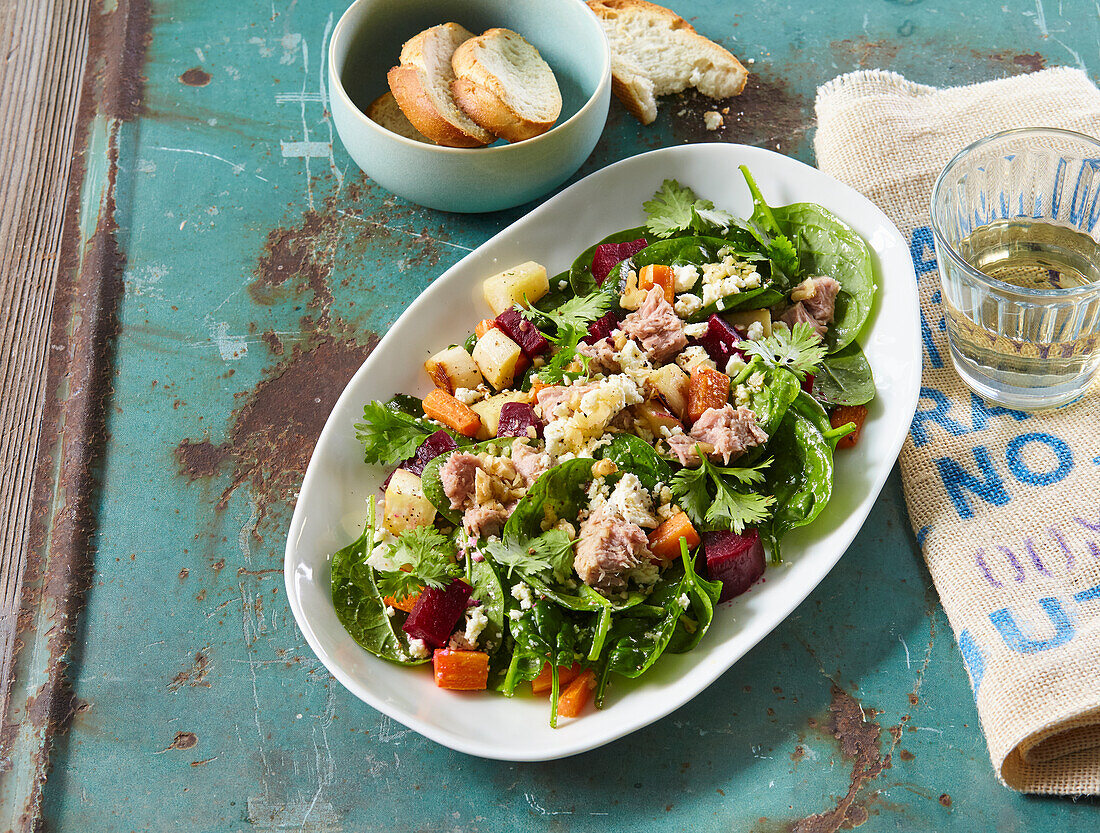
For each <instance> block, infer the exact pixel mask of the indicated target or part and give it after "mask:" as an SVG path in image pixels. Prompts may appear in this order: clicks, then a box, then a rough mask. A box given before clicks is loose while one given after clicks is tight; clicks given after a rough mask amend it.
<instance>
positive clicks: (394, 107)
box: [367, 92, 432, 145]
mask: <svg viewBox="0 0 1100 833" xmlns="http://www.w3.org/2000/svg"><path fill="white" fill-rule="evenodd" d="M367 118H369V119H370V120H371V121H373V122H376V123H378V124H380V125H382V127H384V128H386V130H388V131H390V132H391V133H396V134H397V135H398V136H404V137H405V138H406V139H412V140H413V141H414V142H424V143H426V144H429V145H430V144H432V141H431V140H430V139H428V138H427V137H426V136H425V135H424V134H423V133H421V132H420V131H419V130H417V129H416V128H415V127H413V123H412V122H411V121H409V117H408V116H406V115H405V113H404V111H403V110H402V109H401V107H400V106H399V105H398V104H397V99H396V98H394V97H393V93H391V92H384V93H382V95H380V96H378V98H376V99H375V100H374V101H372V102H371V105H370V107H368V108H367Z"/></svg>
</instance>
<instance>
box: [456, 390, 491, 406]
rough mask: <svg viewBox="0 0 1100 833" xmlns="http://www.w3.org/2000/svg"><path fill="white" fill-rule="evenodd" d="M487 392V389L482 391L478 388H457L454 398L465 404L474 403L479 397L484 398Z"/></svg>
mask: <svg viewBox="0 0 1100 833" xmlns="http://www.w3.org/2000/svg"><path fill="white" fill-rule="evenodd" d="M486 393H487V391H480V390H477V389H476V388H455V392H454V398H455V399H457V400H458V401H459V402H461V403H462V404H463V405H473V404H474V403H475V402H477V401H478V400H479V399H484V398H485V394H486Z"/></svg>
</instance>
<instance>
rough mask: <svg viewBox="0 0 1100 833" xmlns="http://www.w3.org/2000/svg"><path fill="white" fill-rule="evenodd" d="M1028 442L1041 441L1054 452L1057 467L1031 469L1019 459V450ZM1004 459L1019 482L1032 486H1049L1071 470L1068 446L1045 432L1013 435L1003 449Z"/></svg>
mask: <svg viewBox="0 0 1100 833" xmlns="http://www.w3.org/2000/svg"><path fill="white" fill-rule="evenodd" d="M1028 443H1042V444H1043V445H1045V446H1047V447H1048V448H1049V449H1050V450H1051V451H1053V452H1054V454H1055V456H1056V457H1057V458H1058V467H1057V468H1056V469H1054V470H1052V471H1032V470H1031V469H1029V468H1028V467H1027V466H1026V465H1025V464H1024V461H1023V460H1022V459H1021V456H1020V455H1021V452H1023V450H1024V447H1025V446H1027V444H1028ZM1005 460H1006V461H1007V462H1008V470H1009V471H1011V472H1012V474H1013V476H1014V477H1015V478H1016V479H1017V480H1019V481H1020V482H1021V483H1030V484H1031V485H1033V486H1049V485H1050V484H1051V483H1057V482H1058V481H1059V480H1064V479H1065V478H1066V476H1067V475H1068V474H1069V473H1070V472H1071V471H1072V470H1073V453H1072V452H1071V451H1070V450H1069V446H1068V445H1066V444H1065V442H1063V441H1062V440H1060V439H1058V438H1057V437H1054V436H1051V435H1050V434H1046V433H1039V432H1035V433H1031V434H1021V435H1020V436H1018V437H1015V438H1014V439H1013V440H1012V442H1010V443H1009V444H1008V448H1007V449H1005Z"/></svg>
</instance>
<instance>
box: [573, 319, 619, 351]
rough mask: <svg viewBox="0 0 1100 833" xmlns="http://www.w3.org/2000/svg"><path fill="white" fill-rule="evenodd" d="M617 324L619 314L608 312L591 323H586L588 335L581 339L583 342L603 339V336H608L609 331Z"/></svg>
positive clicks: (592, 342) (588, 342)
mask: <svg viewBox="0 0 1100 833" xmlns="http://www.w3.org/2000/svg"><path fill="white" fill-rule="evenodd" d="M618 326H619V316H617V315H616V314H615V313H613V312H609V313H608V314H607V315H605V316H604V317H603V318H597V319H596V320H595V321H593V322H592V323H591V324H589V325H588V335H586V336H585V337H584V338H582V339H581V341H583V342H584V343H585V344H595V343H596V342H597V341H603V340H604V339H605V338H610V337H611V333H613V332H614V331H615V329H616V328H617V327H618Z"/></svg>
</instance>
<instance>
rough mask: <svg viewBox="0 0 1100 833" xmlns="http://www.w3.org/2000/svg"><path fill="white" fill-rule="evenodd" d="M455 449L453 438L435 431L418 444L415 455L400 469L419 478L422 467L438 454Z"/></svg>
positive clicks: (422, 470)
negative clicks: (406, 470)
mask: <svg viewBox="0 0 1100 833" xmlns="http://www.w3.org/2000/svg"><path fill="white" fill-rule="evenodd" d="M456 448H458V443H456V442H455V441H454V437H452V436H451V435H450V434H448V433H447V432H446V431H436V432H435V433H434V434H431V435H430V436H429V437H428V438H427V439H426V440H424V442H422V443H421V444H420V447H419V448H417V449H416V453H415V454H414V455H413V456H412V457H410V458H409V459H408V460H406V461H405V462H403V463H402V464H401V466H400V468H403V469H408V470H409V471H411V472H412V473H413V474H415V475H417V476H420V475H421V474H423V473H424V467H425V466H426V465H428V463H430V462H431V461H432V460H434V459H435V458H436V457H438V456H439V455H440V454H446V453H447V452H448V451H454V450H455V449H456ZM387 482H388V478H387Z"/></svg>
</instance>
